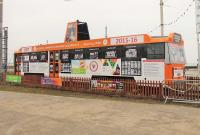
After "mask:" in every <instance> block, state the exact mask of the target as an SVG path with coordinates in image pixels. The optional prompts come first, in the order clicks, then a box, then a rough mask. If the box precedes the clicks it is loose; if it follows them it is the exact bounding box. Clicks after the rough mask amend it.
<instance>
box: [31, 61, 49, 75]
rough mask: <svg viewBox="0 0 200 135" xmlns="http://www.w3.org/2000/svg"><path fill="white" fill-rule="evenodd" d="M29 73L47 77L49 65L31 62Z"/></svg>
mask: <svg viewBox="0 0 200 135" xmlns="http://www.w3.org/2000/svg"><path fill="white" fill-rule="evenodd" d="M29 73H44V75H45V76H48V75H49V63H47V62H30V63H29Z"/></svg>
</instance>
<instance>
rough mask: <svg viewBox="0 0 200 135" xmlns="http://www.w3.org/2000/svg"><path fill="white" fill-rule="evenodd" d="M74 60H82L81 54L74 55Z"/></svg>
mask: <svg viewBox="0 0 200 135" xmlns="http://www.w3.org/2000/svg"><path fill="white" fill-rule="evenodd" d="M74 59H75V60H80V59H83V53H75V55H74Z"/></svg>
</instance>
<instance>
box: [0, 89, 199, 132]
mask: <svg viewBox="0 0 200 135" xmlns="http://www.w3.org/2000/svg"><path fill="white" fill-rule="evenodd" d="M0 135H200V108H194V107H188V106H181V105H180V106H179V105H163V104H148V103H138V102H130V101H116V100H109V99H88V98H79V97H77V98H76V97H62V96H51V95H39V94H29V93H15V92H2V91H0Z"/></svg>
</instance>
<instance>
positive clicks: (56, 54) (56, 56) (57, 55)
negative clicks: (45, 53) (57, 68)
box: [55, 52, 60, 61]
mask: <svg viewBox="0 0 200 135" xmlns="http://www.w3.org/2000/svg"><path fill="white" fill-rule="evenodd" d="M59 56H60V54H59V52H56V53H55V60H57V61H58V60H59Z"/></svg>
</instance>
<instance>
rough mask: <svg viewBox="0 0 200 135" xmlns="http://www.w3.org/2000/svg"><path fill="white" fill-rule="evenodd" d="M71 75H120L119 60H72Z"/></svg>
mask: <svg viewBox="0 0 200 135" xmlns="http://www.w3.org/2000/svg"><path fill="white" fill-rule="evenodd" d="M72 74H88V75H109V76H112V75H113V76H114V75H121V59H97V60H96V59H94V60H72Z"/></svg>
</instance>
